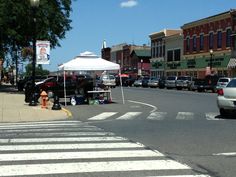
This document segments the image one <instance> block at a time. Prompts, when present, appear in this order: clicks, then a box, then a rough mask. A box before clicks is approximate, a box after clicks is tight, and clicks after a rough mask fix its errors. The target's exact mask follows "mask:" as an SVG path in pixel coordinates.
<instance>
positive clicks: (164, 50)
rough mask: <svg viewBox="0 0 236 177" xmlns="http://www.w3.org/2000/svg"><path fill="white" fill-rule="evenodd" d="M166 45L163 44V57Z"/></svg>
mask: <svg viewBox="0 0 236 177" xmlns="http://www.w3.org/2000/svg"><path fill="white" fill-rule="evenodd" d="M165 51H166V46H165V45H163V57H165Z"/></svg>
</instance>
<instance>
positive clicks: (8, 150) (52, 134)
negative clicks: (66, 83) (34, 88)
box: [0, 112, 207, 177]
mask: <svg viewBox="0 0 236 177" xmlns="http://www.w3.org/2000/svg"><path fill="white" fill-rule="evenodd" d="M139 113H140V112H139ZM134 115H135V116H137V115H138V114H134ZM49 124H52V125H53V127H50V126H49V127H48V125H49ZM71 124H72V122H69V121H68V124H67V123H66V122H54V123H53V122H51V123H49V122H48V123H44V125H42V123H35V124H32V123H29V124H26V123H25V124H12V125H10V124H8V125H6V124H4V125H1V129H0V162H1V163H0V174H1V176H27V175H60V174H75V176H79V175H80V174H83V173H91V174H92V175H95V176H103V175H104V176H109V175H107V174H108V173H109V174H111V173H114V175H112V176H117V173H122V172H126V173H135V172H136V173H137V172H149V173H150V172H153V174H156V173H157V172H158V171H162V173H163V172H165V174H166V175H169V176H170V175H173V173H174V172H175V171H178V174H177V176H176V177H178V175H180V174H181V175H182V176H186V177H207V175H200V174H196V175H193V174H194V173H195V172H194V171H193V170H192V169H191V168H190V167H189V166H187V165H186V164H181V163H179V162H177V161H174V160H172V159H169V158H168V157H166V156H165V155H164V154H162V153H160V152H158V151H156V150H151V149H149V148H147V147H145V146H144V145H143V144H140V143H134V142H131V141H129V140H128V139H127V138H124V137H120V136H116V135H114V134H113V133H111V132H105V131H102V130H101V129H99V128H97V127H95V126H88V125H86V124H83V123H81V122H73V126H77V127H78V129H77V131H75V130H76V129H73V132H71V131H68V129H65V130H63V129H62V128H63V127H65V126H67V125H69V126H72V125H71ZM23 125H24V126H23ZM30 125H31V126H30ZM83 126H84V127H89V128H93V131H88V130H86V129H81V128H83ZM37 127H39V129H40V131H41V132H40V133H38V130H37ZM29 128H30V129H31V130H34V131H35V132H34V131H30V132H29V131H27V130H28V129H29ZM48 128H49V129H50V131H47V129H48ZM43 129H45V131H44V132H43V131H42V130H43ZM6 130H8V132H7V133H6V132H5V131H6ZM16 130H17V134H15V132H14V131H16ZM58 130H60V131H62V132H58ZM10 131H13V133H12V132H10ZM75 160H76V162H75ZM32 162H33V163H32ZM100 172H102V173H100ZM96 173H99V174H96ZM76 174H77V175H76ZM170 177H171V176H170ZM173 177H174V176H173Z"/></svg>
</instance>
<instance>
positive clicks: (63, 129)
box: [0, 127, 102, 133]
mask: <svg viewBox="0 0 236 177" xmlns="http://www.w3.org/2000/svg"><path fill="white" fill-rule="evenodd" d="M72 130H74V131H102V129H99V128H96V127H91V128H89V127H84V128H83V127H70V128H54V129H51V128H46V129H45V127H44V128H42V127H41V128H33V129H25V128H22V127H21V128H20V129H15V128H14V129H13V128H12V129H4V130H0V133H17V132H25V133H27V132H32V133H34V132H50V131H57V132H60V131H72Z"/></svg>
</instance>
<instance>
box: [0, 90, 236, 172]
mask: <svg viewBox="0 0 236 177" xmlns="http://www.w3.org/2000/svg"><path fill="white" fill-rule="evenodd" d="M124 95H125V104H122V99H121V92H120V88H119V87H117V88H116V89H113V92H112V97H113V100H114V103H113V104H104V105H77V106H67V107H66V108H67V109H69V110H70V111H71V112H72V113H73V117H72V118H70V119H66V120H63V121H46V122H21V123H6V124H4V123H2V124H1V126H0V171H1V172H0V174H1V176H32V177H36V176H39V177H42V176H45V177H54V176H55V177H64V176H66V177H77V176H80V177H118V176H121V177H210V176H211V177H234V176H235V174H236V169H235V162H236V143H235V140H236V133H235V128H236V123H235V119H233V116H235V115H232V117H228V118H224V117H220V116H219V112H218V110H217V107H216V94H213V93H197V92H189V91H177V90H165V89H164V90H159V89H149V88H124Z"/></svg>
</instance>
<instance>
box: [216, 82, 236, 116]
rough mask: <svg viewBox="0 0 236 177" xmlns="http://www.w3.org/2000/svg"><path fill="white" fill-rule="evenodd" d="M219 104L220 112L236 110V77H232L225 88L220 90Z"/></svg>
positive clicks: (223, 114) (222, 113)
mask: <svg viewBox="0 0 236 177" xmlns="http://www.w3.org/2000/svg"><path fill="white" fill-rule="evenodd" d="M217 106H218V108H219V110H220V114H221V115H222V116H225V115H226V114H227V112H235V111H236V78H234V79H232V80H231V81H230V82H229V83H228V84H227V86H226V87H225V88H222V89H220V90H218V97H217Z"/></svg>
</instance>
